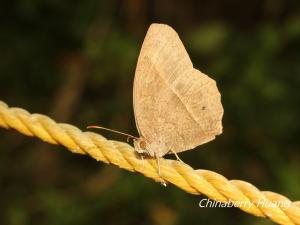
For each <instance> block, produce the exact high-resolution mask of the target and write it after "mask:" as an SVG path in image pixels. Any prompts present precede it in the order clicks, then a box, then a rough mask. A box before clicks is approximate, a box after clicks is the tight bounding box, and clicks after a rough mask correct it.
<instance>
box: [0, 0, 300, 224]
mask: <svg viewBox="0 0 300 225" xmlns="http://www.w3.org/2000/svg"><path fill="white" fill-rule="evenodd" d="M299 9H300V4H299V2H298V1H293V0H289V1H283V0H274V1H270V0H265V1H248V2H244V1H242V2H241V1H237V0H231V1H221V0H210V1H206V0H201V1H197V0H193V1H188V2H185V1H171V0H164V1H158V0H156V1H138V0H124V1H116V0H115V1H103V0H102V1H99V0H98V1H95V0H88V1H36V0H18V1H4V2H3V3H2V6H1V8H0V12H1V13H0V15H1V20H0V24H1V27H0V28H1V31H0V51H1V61H0V74H1V75H0V99H1V100H4V101H5V102H7V103H8V104H9V105H11V106H20V107H23V108H25V109H28V110H30V111H31V112H40V113H45V114H48V115H51V116H52V117H53V118H54V119H56V120H58V121H60V122H71V123H72V124H75V125H77V126H79V127H81V128H82V129H85V126H86V125H91V124H101V125H103V126H106V127H109V128H113V129H117V130H121V131H125V132H128V133H132V134H136V132H137V131H136V128H135V122H134V117H133V109H132V82H133V77H134V70H135V65H136V61H137V57H138V53H139V49H140V46H141V44H142V41H143V37H144V35H145V32H146V30H147V28H148V26H149V25H150V24H151V23H152V22H163V23H167V24H169V25H171V26H172V27H174V28H175V29H176V30H177V31H178V33H179V35H180V37H181V38H182V40H183V42H184V44H185V46H186V48H187V51H188V52H189V53H190V56H191V59H192V61H193V63H194V65H195V67H196V68H200V70H201V71H203V72H205V73H207V74H210V75H211V77H213V78H214V79H216V80H217V84H218V87H219V89H220V91H221V93H222V102H223V105H224V109H225V114H224V133H223V134H222V135H221V136H219V137H217V139H216V140H215V141H213V142H212V143H209V144H205V145H204V146H200V147H198V148H197V149H198V150H194V151H188V152H185V153H183V154H181V158H182V159H183V160H184V161H185V162H187V163H189V164H190V165H192V166H193V167H195V168H203V169H210V170H213V171H216V172H219V173H221V174H223V175H225V176H226V177H227V178H229V179H242V180H246V181H249V182H251V183H253V184H255V185H256V186H257V187H258V188H260V189H262V190H272V191H275V192H279V193H282V194H284V195H286V196H288V197H290V198H291V199H292V200H299V199H300V174H299V171H300V153H299V148H300V141H299V136H298V135H299V134H300V124H299V119H298V116H299V115H300V91H299V90H300V63H299V62H300V10H299ZM103 134H104V135H105V136H107V137H109V138H113V139H117V140H121V141H125V139H124V137H120V136H117V135H115V134H111V133H106V132H105V133H103ZM0 136H1V138H0V149H1V150H0V224H11V225H27V224H39V225H40V224H42V225H48V224H49V225H50V224H58V225H67V224H72V225H83V224H124V225H125V224H138V223H143V224H166V225H168V224H169V225H172V224H199V223H202V224H203V223H205V224H219V223H222V224H233V223H237V224H272V223H271V222H270V221H268V220H264V219H260V218H255V217H253V216H251V215H247V214H245V213H243V212H241V211H239V210H238V209H222V208H221V209H220V208H199V207H198V203H199V201H200V199H201V197H199V196H192V195H189V194H187V193H184V192H183V191H181V190H178V189H177V188H175V187H172V186H171V185H169V186H168V187H167V188H165V187H163V186H161V185H160V184H157V183H154V182H153V181H151V180H148V179H146V178H144V177H143V176H141V175H138V174H132V173H129V172H126V171H121V170H119V169H117V168H114V167H113V166H109V165H104V164H102V163H97V162H96V161H95V160H93V159H90V158H89V157H86V156H78V155H73V154H70V153H69V152H68V151H66V150H64V148H62V147H57V146H49V145H48V144H45V143H40V141H37V140H36V139H31V138H28V137H24V136H22V135H20V134H18V133H17V132H14V131H5V130H0Z"/></svg>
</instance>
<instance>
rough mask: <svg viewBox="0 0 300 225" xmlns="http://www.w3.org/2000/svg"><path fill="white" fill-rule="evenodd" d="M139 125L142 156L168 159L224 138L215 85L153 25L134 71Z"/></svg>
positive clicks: (171, 33)
mask: <svg viewBox="0 0 300 225" xmlns="http://www.w3.org/2000/svg"><path fill="white" fill-rule="evenodd" d="M133 103H134V104H133V107H134V114H135V121H136V126H137V130H138V132H139V135H140V137H139V138H137V137H134V136H132V135H128V134H125V133H122V132H118V131H114V130H111V129H107V128H103V127H97V126H90V127H93V128H101V129H106V130H111V131H114V132H117V133H121V134H125V135H127V136H128V137H131V138H133V140H134V147H135V150H136V151H137V152H138V153H143V154H147V155H149V156H151V157H156V158H158V157H163V156H164V155H165V154H167V153H174V154H175V155H176V157H178V156H177V154H176V153H178V152H182V151H186V150H189V149H193V148H195V147H196V146H198V145H201V144H204V143H206V142H209V141H211V140H213V139H214V138H215V136H216V135H219V134H221V133H222V116H223V107H222V104H221V95H220V93H219V91H218V88H217V86H216V82H215V81H214V80H213V79H211V78H209V77H208V76H207V75H205V74H204V73H202V72H200V71H199V70H197V69H195V68H194V67H193V64H192V62H191V60H190V58H189V55H188V53H187V52H186V50H185V48H184V46H183V44H182V42H181V40H180V38H179V36H178V34H177V33H176V31H175V30H173V29H172V28H171V27H170V26H168V25H164V24H152V25H151V26H150V28H149V30H148V32H147V34H146V37H145V40H144V43H143V46H142V49H141V52H140V55H139V58H138V63H137V67H136V72H135V79H134V88H133Z"/></svg>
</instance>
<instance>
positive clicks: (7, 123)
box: [0, 101, 300, 225]
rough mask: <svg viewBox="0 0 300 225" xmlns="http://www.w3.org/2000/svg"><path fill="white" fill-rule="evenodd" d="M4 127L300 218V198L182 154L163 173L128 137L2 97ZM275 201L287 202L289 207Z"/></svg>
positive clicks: (282, 219)
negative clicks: (59, 119) (110, 136)
mask: <svg viewBox="0 0 300 225" xmlns="http://www.w3.org/2000/svg"><path fill="white" fill-rule="evenodd" d="M0 127H3V128H6V129H9V128H13V129H15V130H17V131H19V132H20V133H22V134H24V135H27V136H35V137H38V138H39V139H41V140H43V141H45V142H48V143H50V144H60V145H63V146H65V147H66V148H67V149H69V150H70V151H71V152H73V153H77V154H88V155H90V156H91V157H93V158H94V159H96V160H97V161H102V162H104V163H110V164H114V165H116V166H118V167H120V168H122V169H125V170H128V171H131V172H139V173H141V174H143V175H144V176H146V177H149V178H151V179H154V180H155V181H158V182H159V181H160V179H161V178H162V179H164V180H165V181H166V182H168V183H172V184H174V185H175V186H177V187H179V188H181V189H182V190H184V191H186V192H188V193H191V194H196V195H201V194H203V195H206V196H207V197H209V198H210V199H212V200H215V201H220V202H223V203H232V204H235V203H236V206H238V207H239V208H240V209H241V210H243V211H245V212H247V213H249V214H252V215H255V216H260V217H266V218H269V219H270V220H272V221H274V222H276V223H278V224H285V225H294V224H298V225H299V224H300V201H297V202H291V201H290V200H289V199H288V198H286V197H285V196H282V195H280V194H277V193H274V192H270V191H260V190H258V189H257V188H256V187H255V186H253V185H252V184H250V183H248V182H245V181H240V180H231V181H229V180H228V179H226V178H225V177H223V176H222V175H220V174H218V173H215V172H212V171H208V170H194V169H193V168H192V167H190V166H188V165H186V164H184V163H182V162H179V161H177V160H170V159H161V160H160V176H159V175H158V173H157V164H156V162H155V159H144V160H143V161H142V160H140V159H139V158H138V157H137V156H136V154H135V151H134V149H133V147H132V146H130V145H129V144H127V143H124V142H119V141H113V140H107V139H106V138H104V137H103V136H101V135H99V134H96V133H93V132H82V131H81V130H80V129H78V128H77V127H75V126H72V125H70V124H64V123H56V122H55V121H54V120H52V119H50V118H49V117H47V116H45V115H41V114H30V113H29V112H27V111H26V110H24V109H21V108H10V107H8V106H7V105H6V104H5V103H4V102H2V101H0ZM242 202H248V203H249V205H247V204H238V203H242ZM262 202H263V203H264V204H262ZM276 202H285V203H286V204H287V205H288V207H283V205H282V204H276Z"/></svg>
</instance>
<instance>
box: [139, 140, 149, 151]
mask: <svg viewBox="0 0 300 225" xmlns="http://www.w3.org/2000/svg"><path fill="white" fill-rule="evenodd" d="M139 144H140V148H141V149H146V147H147V144H146V141H140V143H139Z"/></svg>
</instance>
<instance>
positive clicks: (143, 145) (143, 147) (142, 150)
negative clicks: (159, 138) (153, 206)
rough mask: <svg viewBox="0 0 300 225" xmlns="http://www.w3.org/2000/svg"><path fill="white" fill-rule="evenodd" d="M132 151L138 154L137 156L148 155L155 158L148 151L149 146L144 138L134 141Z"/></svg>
mask: <svg viewBox="0 0 300 225" xmlns="http://www.w3.org/2000/svg"><path fill="white" fill-rule="evenodd" d="M133 144H134V149H135V150H136V151H137V152H138V153H139V154H145V155H149V156H151V157H154V156H155V153H154V152H152V151H150V149H149V144H148V143H147V140H146V139H145V138H144V137H140V138H138V139H134V142H133Z"/></svg>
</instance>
